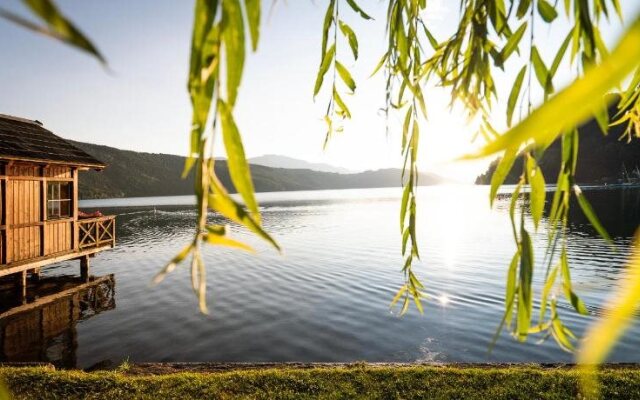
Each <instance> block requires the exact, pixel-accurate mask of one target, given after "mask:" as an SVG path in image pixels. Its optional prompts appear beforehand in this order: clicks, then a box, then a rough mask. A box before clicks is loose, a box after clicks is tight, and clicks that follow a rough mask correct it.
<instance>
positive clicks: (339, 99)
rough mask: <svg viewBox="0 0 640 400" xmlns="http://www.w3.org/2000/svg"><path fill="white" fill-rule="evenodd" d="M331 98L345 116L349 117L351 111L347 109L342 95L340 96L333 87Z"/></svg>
mask: <svg viewBox="0 0 640 400" xmlns="http://www.w3.org/2000/svg"><path fill="white" fill-rule="evenodd" d="M333 99H334V100H335V101H336V104H337V105H338V107H339V108H340V110H342V112H343V113H344V116H345V118H351V111H349V107H347V105H346V104H345V102H344V100H342V97H340V94H339V93H338V91H337V90H335V89H334V90H333Z"/></svg>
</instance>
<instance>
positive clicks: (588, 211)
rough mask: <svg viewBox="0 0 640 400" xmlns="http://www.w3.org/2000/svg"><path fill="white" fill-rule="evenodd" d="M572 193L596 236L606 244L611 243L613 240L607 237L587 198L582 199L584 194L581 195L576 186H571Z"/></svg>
mask: <svg viewBox="0 0 640 400" xmlns="http://www.w3.org/2000/svg"><path fill="white" fill-rule="evenodd" d="M573 192H574V193H575V195H576V199H578V204H579V205H580V208H581V209H582V212H583V213H584V215H585V217H587V219H588V220H589V222H590V223H591V225H592V226H593V227H594V228H595V230H596V231H597V232H598V234H599V235H600V236H601V237H602V238H603V239H604V240H606V241H607V242H609V243H613V240H611V236H609V233H608V232H607V230H606V229H605V228H604V226H603V225H602V223H601V222H600V219H598V217H597V216H596V213H595V212H594V211H593V208H592V207H591V203H589V200H587V198H586V197H584V194H583V193H582V190H581V189H580V187H579V186H578V185H574V186H573Z"/></svg>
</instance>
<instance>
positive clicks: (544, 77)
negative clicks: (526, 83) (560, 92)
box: [531, 46, 553, 95]
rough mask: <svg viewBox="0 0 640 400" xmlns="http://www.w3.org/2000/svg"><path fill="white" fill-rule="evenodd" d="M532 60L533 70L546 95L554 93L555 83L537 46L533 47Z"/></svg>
mask: <svg viewBox="0 0 640 400" xmlns="http://www.w3.org/2000/svg"><path fill="white" fill-rule="evenodd" d="M531 61H532V62H533V70H534V71H535V73H536V78H537V79H538V82H539V83H540V86H541V87H542V88H543V89H544V93H545V95H548V94H550V93H553V83H552V82H551V78H550V76H549V71H548V70H547V66H546V65H544V61H542V57H540V53H539V52H538V48H537V47H536V46H533V47H532V48H531Z"/></svg>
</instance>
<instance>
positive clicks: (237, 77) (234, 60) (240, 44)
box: [221, 0, 245, 108]
mask: <svg viewBox="0 0 640 400" xmlns="http://www.w3.org/2000/svg"><path fill="white" fill-rule="evenodd" d="M221 29H222V42H223V43H224V46H225V52H226V56H225V59H226V61H227V66H226V70H227V82H226V86H227V104H229V106H230V107H231V108H233V107H234V106H235V104H236V98H237V97H238V88H239V86H240V81H241V79H242V71H243V69H244V58H245V41H244V19H243V17H242V8H241V6H240V1H239V0H223V1H222V24H221Z"/></svg>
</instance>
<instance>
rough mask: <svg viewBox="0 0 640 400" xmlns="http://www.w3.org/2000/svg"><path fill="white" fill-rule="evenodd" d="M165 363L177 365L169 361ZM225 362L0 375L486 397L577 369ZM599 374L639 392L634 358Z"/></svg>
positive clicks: (89, 387)
mask: <svg viewBox="0 0 640 400" xmlns="http://www.w3.org/2000/svg"><path fill="white" fill-rule="evenodd" d="M170 365H173V366H179V367H178V368H174V369H171V368H167V366H170ZM202 365H206V364H202ZM202 365H201V366H202ZM224 365H226V364H224ZM228 365H229V366H230V367H229V368H222V369H220V370H215V369H212V370H206V369H203V368H200V369H197V368H196V369H194V370H190V369H189V367H188V364H157V366H164V367H162V368H160V369H155V370H154V369H153V368H152V367H153V364H141V365H139V366H137V365H135V364H133V365H130V366H125V367H121V368H120V369H118V370H116V371H96V372H83V371H78V370H71V371H64V370H56V369H54V368H51V367H0V380H2V381H4V382H5V384H6V386H7V387H8V388H9V389H10V391H11V392H12V395H13V398H14V399H59V398H64V399H119V398H127V399H165V398H166V399H174V398H180V399H201V398H216V399H236V398H250V399H276V398H277V399H300V398H302V399H305V398H314V399H315V398H320V399H341V398H349V399H351V398H361V399H400V398H404V399H416V398H435V399H438V398H443V399H445V398H465V399H483V400H487V399H566V398H576V397H577V396H578V394H579V391H578V376H579V373H578V371H577V370H575V369H574V368H571V367H569V366H556V367H553V366H544V365H496V366H491V365H478V366H473V365H460V366H458V365H443V366H434V365H414V366H409V365H389V364H381V365H376V364H351V365H325V364H319V365H304V364H303V365H289V364H283V365H281V366H279V367H275V366H271V365H269V366H266V365H265V366H260V365H257V367H255V368H254V367H250V368H246V366H250V365H251V364H247V365H244V367H243V366H242V365H240V366H239V368H233V365H232V364H228ZM253 365H254V366H256V364H253ZM600 380H601V383H602V386H601V390H602V396H603V398H605V399H614V398H620V399H624V398H640V366H638V365H612V366H606V367H604V368H603V369H602V370H601V372H600Z"/></svg>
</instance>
